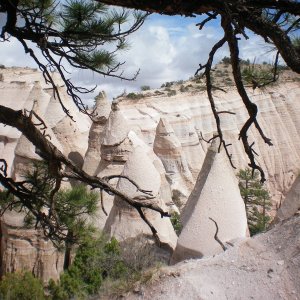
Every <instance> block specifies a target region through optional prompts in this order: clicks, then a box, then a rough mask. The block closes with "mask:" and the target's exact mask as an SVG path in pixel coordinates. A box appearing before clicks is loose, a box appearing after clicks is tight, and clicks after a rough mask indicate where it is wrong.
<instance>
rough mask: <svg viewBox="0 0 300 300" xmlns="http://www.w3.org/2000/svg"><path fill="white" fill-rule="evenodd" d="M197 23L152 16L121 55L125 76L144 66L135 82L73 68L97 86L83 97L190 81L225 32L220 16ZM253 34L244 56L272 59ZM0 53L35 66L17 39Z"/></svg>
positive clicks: (79, 80) (83, 82)
mask: <svg viewBox="0 0 300 300" xmlns="http://www.w3.org/2000/svg"><path fill="white" fill-rule="evenodd" d="M199 21H201V19H200V18H186V17H180V16H165V15H159V14H152V15H150V16H149V17H148V19H147V20H146V21H145V23H144V24H143V26H142V27H141V28H140V29H139V30H138V31H136V32H135V33H133V34H132V35H130V36H129V38H128V42H129V45H130V47H129V49H128V50H126V51H122V52H120V53H119V55H118V59H119V61H120V62H125V64H124V65H123V66H122V69H123V70H124V75H126V77H131V76H133V74H135V72H136V71H137V70H139V69H140V73H139V76H138V77H137V79H136V80H135V81H133V82H132V81H125V80H120V79H117V78H112V77H106V78H103V77H102V76H100V75H98V74H96V73H95V72H91V71H83V70H78V69H77V70H76V69H73V70H71V71H72V72H71V78H72V80H73V82H74V83H75V84H77V85H79V86H84V87H87V88H92V87H94V86H95V85H97V89H96V91H95V92H94V93H92V94H89V95H84V97H83V98H84V101H85V103H86V104H88V105H92V104H93V99H94V97H95V96H96V95H97V94H98V92H99V91H101V90H104V91H105V92H106V94H107V95H108V97H109V99H111V100H112V99H113V98H114V97H116V96H118V95H120V94H122V93H123V92H124V91H126V92H127V93H129V92H132V91H133V92H138V91H140V87H141V86H143V85H148V86H150V87H151V88H159V87H160V86H161V85H162V84H163V83H165V82H167V81H174V80H181V79H182V80H186V79H188V78H189V77H191V76H193V75H194V73H195V71H196V70H197V68H198V65H199V63H202V64H203V63H205V61H206V60H207V57H208V53H209V51H210V49H211V47H212V46H213V45H214V44H215V43H216V42H217V41H218V40H219V39H220V38H222V36H223V33H222V30H221V29H220V24H219V20H213V22H210V23H208V24H207V25H206V26H205V27H204V28H203V29H202V30H201V31H200V30H199V29H198V27H196V26H195V25H196V24H197V23H198V22H199ZM3 23H4V20H3V16H1V15H0V25H3ZM249 37H250V39H249V40H247V41H246V40H245V39H244V38H242V39H241V40H240V41H239V44H240V57H241V58H243V59H248V58H249V59H250V61H253V60H254V59H256V61H267V62H270V63H271V62H272V59H273V57H274V53H269V51H268V50H269V49H270V48H269V47H267V46H266V45H264V42H263V40H262V39H261V38H260V37H258V36H255V35H254V34H251V33H249ZM224 56H229V52H228V48H227V46H224V47H223V48H221V49H220V50H219V52H218V53H217V54H216V56H215V62H218V61H219V60H220V59H222V58H223V57H224ZM0 57H1V62H0V63H1V64H4V65H5V66H20V67H34V68H36V65H35V63H34V61H33V60H32V59H31V58H30V57H29V55H26V54H25V53H24V50H23V48H22V46H20V45H19V44H18V42H17V41H16V40H13V39H11V40H10V42H5V43H0Z"/></svg>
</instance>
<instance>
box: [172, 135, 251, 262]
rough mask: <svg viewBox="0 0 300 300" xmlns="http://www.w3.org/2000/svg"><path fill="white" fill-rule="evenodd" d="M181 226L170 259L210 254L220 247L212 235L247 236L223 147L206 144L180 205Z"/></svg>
mask: <svg viewBox="0 0 300 300" xmlns="http://www.w3.org/2000/svg"><path fill="white" fill-rule="evenodd" d="M181 220H182V225H183V229H182V231H181V233H180V236H179V238H178V242H177V246H176V250H175V252H174V254H173V257H172V262H173V263H176V262H179V261H182V260H184V259H189V258H196V257H198V258H201V257H205V256H211V255H214V254H217V253H220V252H222V251H223V249H222V247H221V245H220V244H219V243H218V241H217V240H216V238H215V233H216V230H217V229H216V225H215V223H214V221H215V222H216V223H217V226H218V234H217V237H218V239H219V240H220V241H221V242H222V243H223V244H224V245H226V242H230V241H232V240H235V239H238V238H244V237H246V236H247V229H248V227H247V217H246V211H245V205H244V202H243V199H242V198H241V196H240V191H239V188H238V183H237V179H236V177H235V175H234V172H233V169H232V167H231V166H230V164H229V162H228V159H227V157H226V155H225V153H224V152H223V151H221V152H220V153H218V145H217V143H216V141H215V142H213V144H212V145H211V146H210V148H209V150H208V152H207V154H206V158H205V160H204V163H203V166H202V169H201V171H200V173H199V176H198V178H197V182H196V184H195V187H194V189H193V191H192V193H191V195H190V197H189V199H188V201H187V203H186V205H185V207H184V210H183V213H182V216H181Z"/></svg>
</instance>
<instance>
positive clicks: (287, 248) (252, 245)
mask: <svg viewBox="0 0 300 300" xmlns="http://www.w3.org/2000/svg"><path fill="white" fill-rule="evenodd" d="M124 298H125V299H151V300H154V299H155V300H156V299H172V300H174V299H199V300H200V299H216V300H222V299H230V300H231V299H259V300H260V299H263V300H265V299H272V300H276V299H286V300H296V299H300V215H296V216H293V217H292V218H290V219H288V220H286V221H283V222H281V223H279V224H277V225H276V226H275V227H274V228H273V229H271V230H270V231H268V232H266V233H264V234H260V235H257V236H256V237H254V238H248V239H244V240H241V241H238V242H237V243H236V244H235V245H234V246H233V247H231V248H230V249H228V250H227V251H226V252H223V253H221V254H219V255H216V256H214V257H209V258H206V259H198V260H189V261H184V262H181V263H179V264H177V265H174V266H171V267H165V268H163V269H162V270H161V271H160V273H159V274H157V275H156V276H155V278H153V280H152V282H151V283H149V284H148V285H147V286H141V287H139V288H136V289H135V291H134V293H132V294H129V295H126V296H125V297H124Z"/></svg>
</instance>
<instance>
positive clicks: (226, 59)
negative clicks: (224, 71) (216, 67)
mask: <svg viewBox="0 0 300 300" xmlns="http://www.w3.org/2000/svg"><path fill="white" fill-rule="evenodd" d="M221 62H222V63H223V64H225V65H229V64H230V63H231V59H230V57H228V56H224V57H223V58H222V60H221Z"/></svg>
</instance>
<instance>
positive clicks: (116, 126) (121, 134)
mask: <svg viewBox="0 0 300 300" xmlns="http://www.w3.org/2000/svg"><path fill="white" fill-rule="evenodd" d="M129 131H130V128H129V126H128V123H127V121H126V120H125V118H124V116H123V114H122V112H121V110H120V109H119V106H118V104H117V103H114V102H113V103H112V106H111V113H110V115H109V118H108V121H107V123H106V126H105V129H104V138H103V145H104V146H115V145H119V144H121V143H122V142H123V141H124V140H125V139H126V137H127V135H128V132H129Z"/></svg>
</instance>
